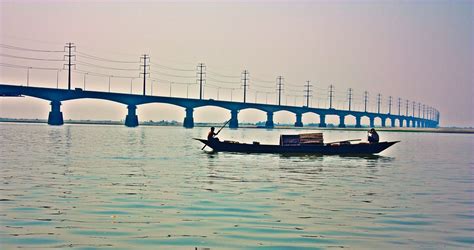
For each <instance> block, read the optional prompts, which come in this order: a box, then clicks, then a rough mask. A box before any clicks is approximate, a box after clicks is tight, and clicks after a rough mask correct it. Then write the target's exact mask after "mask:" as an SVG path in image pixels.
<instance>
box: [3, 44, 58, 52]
mask: <svg viewBox="0 0 474 250" xmlns="http://www.w3.org/2000/svg"><path fill="white" fill-rule="evenodd" d="M0 47H2V48H5V49H14V50H23V51H32V52H46V53H59V52H60V53H63V52H64V50H42V49H30V48H24V47H17V46H12V45H8V44H0Z"/></svg>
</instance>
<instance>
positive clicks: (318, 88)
mask: <svg viewBox="0 0 474 250" xmlns="http://www.w3.org/2000/svg"><path fill="white" fill-rule="evenodd" d="M0 20H1V21H0V41H1V44H2V45H12V46H17V47H22V48H31V49H41V50H63V46H64V44H65V43H66V42H74V43H75V44H76V46H77V51H78V52H82V53H86V54H89V55H94V56H97V57H101V58H106V59H112V60H120V61H139V57H140V55H141V54H143V53H147V54H149V55H150V56H151V61H152V62H153V63H155V66H153V67H152V70H153V71H154V72H155V73H152V75H151V77H153V78H155V79H160V80H157V81H155V83H154V90H153V92H154V94H158V95H169V92H170V84H169V83H168V82H166V81H173V82H179V83H193V84H190V85H189V88H187V87H186V86H187V85H184V84H172V87H171V92H172V95H173V96H186V95H187V89H189V93H188V94H189V96H190V97H196V96H197V95H198V92H197V90H198V88H197V85H196V84H194V83H195V78H194V76H195V71H192V70H195V68H196V65H197V64H198V63H200V62H202V63H205V64H206V66H207V73H208V74H207V77H208V81H207V86H206V88H205V98H214V99H217V88H216V86H219V87H220V89H219V99H230V98H231V89H230V88H233V89H234V90H233V91H232V99H233V100H242V90H241V88H240V85H241V84H240V83H238V82H239V81H240V79H239V76H240V74H241V72H242V70H244V69H247V70H248V71H249V72H250V79H251V80H250V91H249V94H248V97H247V98H248V99H249V100H250V101H255V94H257V101H259V102H266V101H268V102H269V103H273V102H274V101H275V94H274V92H275V88H276V87H275V83H274V81H275V78H276V77H277V76H279V75H282V76H283V77H284V78H285V87H284V88H285V94H286V95H290V96H285V99H284V103H288V104H293V103H296V104H297V105H302V104H303V97H302V96H303V92H302V89H303V85H304V84H305V81H306V80H311V84H312V85H313V86H314V88H313V91H314V92H313V95H314V97H315V99H313V100H312V106H314V107H318V106H320V107H324V106H325V105H327V92H328V91H327V90H328V86H329V85H330V84H333V85H334V86H335V91H336V107H337V108H343V107H347V101H346V100H347V98H346V96H347V89H348V88H353V89H354V102H355V105H356V108H361V105H362V96H363V91H365V90H367V91H369V95H370V101H369V105H370V109H371V110H374V108H375V103H376V99H375V98H376V95H377V94H378V93H381V94H382V103H383V108H382V111H383V112H387V102H388V97H389V96H393V98H394V99H396V98H398V97H401V98H402V99H403V100H404V101H405V100H407V99H408V100H410V103H411V101H416V102H421V103H424V104H427V105H430V106H433V107H435V108H437V109H438V110H439V111H440V112H441V125H442V126H451V125H456V126H474V113H473V111H472V107H473V101H472V95H473V94H474V90H473V86H474V83H473V79H474V70H473V69H474V63H473V60H474V41H473V40H474V39H473V36H474V35H473V34H474V4H473V2H472V1H299V2H298V1H287V2H286V1H279V2H272V1H240V2H239V1H224V2H202V1H189V2H184V1H179V2H174V3H172V2H168V3H167V2H159V1H142V2H137V1H80V3H79V1H1V3H0ZM0 53H1V55H2V56H0V62H1V63H3V64H14V65H23V66H31V67H46V68H61V67H62V62H54V61H40V60H27V59H20V58H13V57H11V56H21V57H29V58H49V59H62V57H63V53H43V52H31V51H30V52H28V51H24V50H13V49H8V48H5V47H4V46H3V47H0ZM5 55H9V56H5ZM77 60H78V61H81V62H82V63H83V64H82V65H81V64H79V63H78V64H77V69H78V70H83V71H89V72H96V73H100V74H104V75H114V76H125V77H138V72H137V71H133V70H132V71H129V70H112V69H108V68H127V69H129V68H131V69H136V68H138V67H139V66H138V65H139V64H138V63H135V64H133V63H130V64H126V63H113V62H106V61H97V60H93V59H91V57H82V58H81V57H80V56H78V57H77ZM87 63H89V65H87ZM91 64H94V65H99V66H102V68H99V67H97V66H92V65H91ZM157 64H158V65H157ZM160 65H161V66H160ZM163 66H164V67H163ZM104 67H107V68H104ZM169 67H171V68H176V69H180V70H179V71H178V70H174V69H170V68H169ZM183 70H191V71H183ZM56 73H57V72H56V71H54V70H51V71H45V70H36V69H32V70H31V71H30V85H32V86H45V87H46V86H47V87H56ZM222 75H225V76H226V77H224V76H222ZM176 76H179V77H176ZM227 76H231V77H227ZM83 78H84V75H83V74H82V73H78V72H76V73H74V74H73V86H74V87H83V82H84V79H83ZM163 80H165V81H163ZM111 81H112V90H113V91H121V92H130V79H128V78H117V77H114V78H112V80H111ZM132 81H133V83H134V85H133V92H134V93H137V94H138V93H140V85H141V84H140V80H139V79H135V80H132ZM0 82H3V83H11V84H26V69H18V68H8V67H4V66H0ZM59 86H60V87H62V88H64V87H65V86H66V73H65V72H60V73H59ZM86 89H91V90H103V91H105V90H107V89H108V77H104V76H92V75H87V76H86ZM256 91H258V92H257V93H256ZM265 91H266V92H272V93H268V94H266V93H264V92H265ZM150 92H151V89H148V93H150ZM267 97H268V99H267ZM266 99H267V100H266ZM395 102H396V101H394V103H395ZM62 110H63V113H64V118H65V119H69V118H71V119H104V120H106V119H113V120H120V119H124V117H125V114H126V109H125V107H124V106H123V105H121V104H116V103H111V102H107V101H97V100H75V101H68V102H64V103H63V106H62ZM392 110H395V111H396V108H395V107H394V108H392ZM402 110H403V112H404V105H403V108H402ZM48 112H49V104H48V102H46V101H43V100H37V99H34V98H1V99H0V117H25V118H47V113H48ZM410 113H411V107H410ZM138 115H139V119H140V120H145V119H146V120H149V119H152V120H163V119H164V120H172V119H174V120H179V121H182V119H183V117H184V110H183V109H182V108H179V107H174V106H170V105H163V104H149V105H144V106H139V108H138ZM228 116H229V112H228V111H226V110H223V109H220V108H209V107H208V108H201V109H197V110H196V111H195V121H197V122H199V121H222V120H225V119H227V117H228ZM316 117H317V116H315V115H305V116H304V119H303V121H304V122H313V121H314V122H317V118H316ZM275 118H276V121H281V122H294V117H293V115H290V114H289V113H285V112H282V113H281V114H280V113H279V114H277V115H276V117H275ZM239 119H240V121H241V122H242V121H258V120H264V119H265V114H264V113H263V112H260V111H252V110H247V111H243V112H242V113H241V115H239ZM334 121H336V120H335V119H334Z"/></svg>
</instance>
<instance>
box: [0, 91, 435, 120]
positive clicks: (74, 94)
mask: <svg viewBox="0 0 474 250" xmlns="http://www.w3.org/2000/svg"><path fill="white" fill-rule="evenodd" d="M0 96H30V97H35V98H40V99H44V100H47V101H50V105H51V111H50V112H49V116H48V124H50V125H63V123H64V121H63V114H62V112H61V103H62V102H64V101H68V100H75V99H86V98H89V99H102V100H109V101H113V102H118V103H121V104H124V105H126V107H127V109H128V113H127V115H126V117H125V125H126V126H128V127H136V126H138V116H137V113H136V110H137V106H139V105H141V104H147V103H167V104H172V105H176V106H179V107H182V108H184V109H185V110H186V115H185V117H184V120H183V126H184V127H185V128H193V127H194V117H193V113H194V109H196V108H200V107H204V106H216V107H221V108H224V109H227V110H229V111H230V117H231V120H230V122H229V126H230V127H231V128H238V127H239V121H238V114H239V111H240V110H245V109H257V110H261V111H263V112H266V114H267V120H266V123H265V127H266V128H273V127H274V123H273V115H274V113H276V112H279V111H288V112H291V113H293V114H295V124H294V125H295V127H303V122H302V117H303V114H306V113H314V114H317V115H318V116H319V118H320V123H319V127H326V126H327V123H326V116H328V115H335V116H338V117H339V125H338V127H341V128H344V127H346V124H345V122H344V119H345V117H346V116H353V117H354V118H355V121H356V124H355V127H362V124H361V119H362V118H363V117H368V118H369V121H370V124H369V126H370V127H374V125H375V123H374V121H375V119H376V118H380V119H381V126H382V127H387V126H390V127H395V125H396V122H397V121H398V125H399V126H400V127H418V128H425V127H437V126H438V124H439V115H430V116H427V117H416V116H414V114H412V116H408V115H396V114H390V113H374V112H363V111H354V110H340V109H333V108H329V109H323V108H312V107H305V106H303V107H301V106H300V107H297V106H287V105H275V104H261V103H244V102H234V101H220V100H213V99H192V98H180V97H165V96H147V95H136V94H124V93H111V92H99V91H86V90H82V89H76V90H67V89H55V88H43V87H28V86H18V85H6V84H0ZM388 121H390V122H388Z"/></svg>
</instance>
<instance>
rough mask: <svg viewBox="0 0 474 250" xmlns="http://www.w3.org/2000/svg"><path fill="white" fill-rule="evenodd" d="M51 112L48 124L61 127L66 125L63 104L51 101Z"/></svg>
mask: <svg viewBox="0 0 474 250" xmlns="http://www.w3.org/2000/svg"><path fill="white" fill-rule="evenodd" d="M50 104H51V112H49V115H48V124H49V125H54V126H60V125H63V124H64V120H63V113H62V112H61V102H60V101H51V103H50Z"/></svg>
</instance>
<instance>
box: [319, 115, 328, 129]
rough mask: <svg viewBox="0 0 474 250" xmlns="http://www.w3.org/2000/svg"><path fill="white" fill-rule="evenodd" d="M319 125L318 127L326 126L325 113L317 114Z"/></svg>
mask: <svg viewBox="0 0 474 250" xmlns="http://www.w3.org/2000/svg"><path fill="white" fill-rule="evenodd" d="M319 127H320V128H325V127H327V124H326V115H324V114H323V115H321V114H320V115H319Z"/></svg>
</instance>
